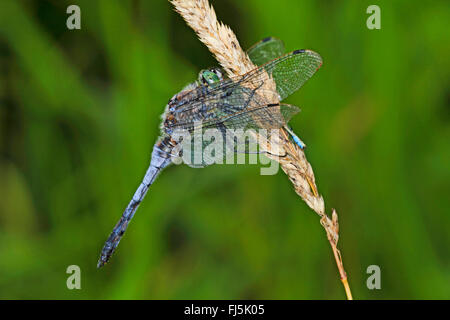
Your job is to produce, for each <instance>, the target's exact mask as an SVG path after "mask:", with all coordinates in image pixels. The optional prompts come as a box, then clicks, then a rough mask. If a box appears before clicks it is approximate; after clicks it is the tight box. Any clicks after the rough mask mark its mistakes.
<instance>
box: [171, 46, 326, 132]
mask: <svg viewBox="0 0 450 320" xmlns="http://www.w3.org/2000/svg"><path fill="white" fill-rule="evenodd" d="M321 65H322V59H321V57H320V55H319V54H317V53H315V52H313V51H310V50H296V51H293V52H291V53H288V54H286V55H284V56H282V57H280V58H278V59H275V60H272V61H270V62H268V63H266V64H264V65H263V66H261V67H259V68H256V69H254V70H252V71H250V72H248V73H247V74H245V75H242V76H238V77H234V78H232V79H227V80H223V81H221V82H220V83H219V84H217V85H216V86H215V87H213V88H211V87H208V86H199V87H197V88H195V89H193V90H191V91H189V92H187V93H185V94H184V95H183V96H182V97H180V98H179V99H178V100H177V101H175V102H172V105H169V106H170V109H169V110H171V112H172V113H173V115H174V117H175V119H176V120H177V121H175V123H173V124H171V125H168V128H169V129H172V130H175V129H188V130H193V129H195V127H196V126H197V125H194V123H195V122H196V121H201V122H202V123H201V126H206V127H212V126H215V125H217V124H218V123H222V124H231V126H232V127H236V125H237V124H239V125H240V127H245V125H246V124H248V123H251V124H252V125H254V124H255V123H256V121H255V119H259V120H261V119H265V120H267V121H268V123H269V126H267V124H266V123H263V124H259V125H257V126H258V127H260V128H267V127H281V126H282V125H283V124H284V123H281V122H280V120H281V119H282V118H281V116H280V110H279V100H282V99H284V98H286V97H287V96H289V95H290V94H292V93H293V92H295V91H296V90H298V89H299V88H300V87H301V86H302V85H303V84H304V83H305V82H306V81H307V80H308V79H309V78H310V77H311V76H312V75H313V74H314V73H315V72H316V70H317V69H318V68H319V67H320V66H321ZM271 79H273V80H275V84H276V92H274V91H273V89H270V88H268V87H267V86H265V84H266V83H267V82H268V81H270V80H271ZM276 95H279V98H280V99H274V96H276ZM252 120H253V121H252ZM274 124H275V125H274Z"/></svg>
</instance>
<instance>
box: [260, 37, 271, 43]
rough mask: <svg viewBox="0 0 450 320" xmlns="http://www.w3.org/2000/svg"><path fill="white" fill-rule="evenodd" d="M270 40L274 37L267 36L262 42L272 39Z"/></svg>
mask: <svg viewBox="0 0 450 320" xmlns="http://www.w3.org/2000/svg"><path fill="white" fill-rule="evenodd" d="M270 40H272V37H267V38H264V39H262V42H267V41H270Z"/></svg>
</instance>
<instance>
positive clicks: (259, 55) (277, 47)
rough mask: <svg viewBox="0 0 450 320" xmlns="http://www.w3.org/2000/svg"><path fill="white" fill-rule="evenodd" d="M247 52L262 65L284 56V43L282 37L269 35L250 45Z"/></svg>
mask: <svg viewBox="0 0 450 320" xmlns="http://www.w3.org/2000/svg"><path fill="white" fill-rule="evenodd" d="M247 54H248V56H249V58H250V60H252V62H253V63H254V64H255V65H257V66H260V65H263V64H265V63H267V62H269V61H271V60H274V59H276V58H278V57H280V56H282V55H283V54H284V43H283V41H281V40H280V39H277V38H274V37H268V38H265V39H263V40H261V41H259V42H258V43H256V44H254V45H253V46H252V47H250V49H248V50H247Z"/></svg>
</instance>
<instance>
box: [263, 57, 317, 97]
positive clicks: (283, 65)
mask: <svg viewBox="0 0 450 320" xmlns="http://www.w3.org/2000/svg"><path fill="white" fill-rule="evenodd" d="M321 66H322V57H321V56H320V55H319V54H318V53H316V52H314V51H311V50H296V51H293V52H291V53H288V54H286V55H284V56H282V57H280V58H279V59H276V60H273V61H271V62H268V63H266V64H265V65H263V66H262V67H263V68H264V69H265V70H266V71H267V73H268V74H269V75H271V76H272V77H273V79H274V80H275V83H276V87H277V92H278V94H279V95H280V100H283V99H285V98H287V97H288V96H290V95H291V94H292V93H294V92H295V91H297V90H298V89H300V88H301V87H302V86H303V84H304V83H305V82H306V81H307V80H308V79H309V78H311V77H312V76H313V74H314V73H315V72H316V71H317V70H318V69H319V68H320V67H321Z"/></svg>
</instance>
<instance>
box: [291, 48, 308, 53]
mask: <svg viewBox="0 0 450 320" xmlns="http://www.w3.org/2000/svg"><path fill="white" fill-rule="evenodd" d="M303 52H305V49H300V50H295V51H294V52H292V53H293V54H298V53H303Z"/></svg>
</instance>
